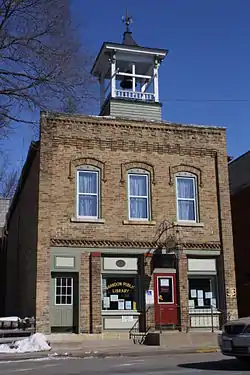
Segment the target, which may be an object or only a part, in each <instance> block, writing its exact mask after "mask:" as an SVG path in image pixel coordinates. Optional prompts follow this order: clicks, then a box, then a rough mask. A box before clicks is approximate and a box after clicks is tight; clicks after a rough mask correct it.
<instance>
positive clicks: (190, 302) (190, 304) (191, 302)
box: [188, 299, 194, 309]
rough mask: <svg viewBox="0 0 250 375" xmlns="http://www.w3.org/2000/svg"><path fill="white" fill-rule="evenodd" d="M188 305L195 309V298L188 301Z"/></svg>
mask: <svg viewBox="0 0 250 375" xmlns="http://www.w3.org/2000/svg"><path fill="white" fill-rule="evenodd" d="M188 306H189V308H190V309H194V300H193V299H190V300H189V301H188Z"/></svg>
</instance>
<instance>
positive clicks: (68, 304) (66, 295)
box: [55, 276, 74, 306]
mask: <svg viewBox="0 0 250 375" xmlns="http://www.w3.org/2000/svg"><path fill="white" fill-rule="evenodd" d="M57 279H61V280H62V279H71V286H70V288H71V294H68V292H67V289H66V294H57V291H56V287H57V285H56V281H57ZM59 287H60V290H62V289H61V288H62V287H63V285H60V286H59ZM65 288H69V286H68V285H67V283H66V285H65ZM73 292H74V290H73V277H70V276H62V277H61V276H59V277H55V306H72V305H73ZM57 296H60V297H62V296H65V297H66V300H67V297H69V296H70V297H71V303H57V302H56V297H57Z"/></svg>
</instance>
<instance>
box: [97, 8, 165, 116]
mask: <svg viewBox="0 0 250 375" xmlns="http://www.w3.org/2000/svg"><path fill="white" fill-rule="evenodd" d="M123 21H124V23H125V24H126V30H125V32H124V34H123V41H122V43H121V44H119V43H109V42H104V43H103V45H102V47H101V50H100V52H99V54H98V57H97V58H96V61H95V63H94V66H93V68H92V71H91V73H92V74H93V75H94V76H96V77H97V78H98V80H99V83H100V102H101V110H100V116H115V117H129V118H139V119H148V120H158V121H159V120H161V107H162V105H161V103H160V101H159V81H158V69H159V66H160V64H161V62H162V61H163V60H164V58H165V57H166V55H167V52H168V51H167V50H164V49H158V48H147V47H141V46H139V45H138V44H137V43H136V42H135V40H134V39H133V37H132V32H131V31H130V25H131V23H132V18H131V17H130V16H129V15H128V12H127V14H126V17H124V18H123Z"/></svg>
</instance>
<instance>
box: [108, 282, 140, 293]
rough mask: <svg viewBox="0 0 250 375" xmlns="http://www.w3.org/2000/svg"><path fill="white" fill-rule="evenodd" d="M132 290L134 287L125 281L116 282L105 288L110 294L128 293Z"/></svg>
mask: <svg viewBox="0 0 250 375" xmlns="http://www.w3.org/2000/svg"><path fill="white" fill-rule="evenodd" d="M134 289H135V286H134V285H133V284H131V283H129V282H127V281H116V282H114V283H112V284H109V285H108V286H107V290H110V291H111V293H129V292H130V291H131V290H134Z"/></svg>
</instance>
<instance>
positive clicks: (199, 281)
mask: <svg viewBox="0 0 250 375" xmlns="http://www.w3.org/2000/svg"><path fill="white" fill-rule="evenodd" d="M211 305H213V306H214V307H216V305H217V293H216V287H215V278H214V277H209V278H190V279H189V308H190V309H192V308H193V309H196V308H197V309H203V308H210V307H211Z"/></svg>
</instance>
